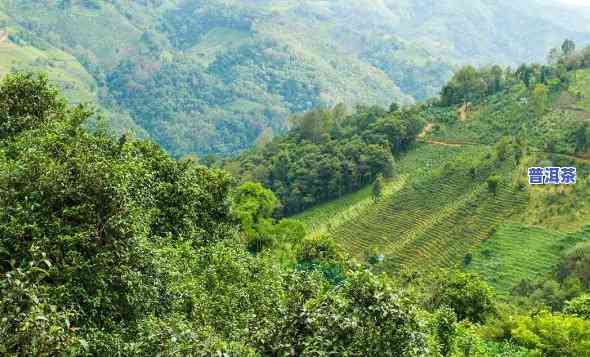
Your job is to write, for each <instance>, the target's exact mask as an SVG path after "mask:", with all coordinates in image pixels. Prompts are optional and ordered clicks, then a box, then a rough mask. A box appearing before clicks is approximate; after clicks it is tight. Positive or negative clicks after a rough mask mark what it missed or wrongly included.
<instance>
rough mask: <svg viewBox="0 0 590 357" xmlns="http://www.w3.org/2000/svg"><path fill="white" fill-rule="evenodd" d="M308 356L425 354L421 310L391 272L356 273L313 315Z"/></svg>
mask: <svg viewBox="0 0 590 357" xmlns="http://www.w3.org/2000/svg"><path fill="white" fill-rule="evenodd" d="M308 319H309V329H310V331H313V335H312V336H310V338H308V339H306V341H305V349H304V351H303V353H302V354H303V355H308V354H310V355H313V354H314V352H313V351H324V352H323V353H321V354H320V355H323V354H324V353H325V354H326V355H329V354H333V355H375V356H376V355H379V356H420V355H423V354H424V353H425V340H424V336H423V334H422V333H420V332H419V330H420V328H419V326H418V320H417V317H416V312H415V310H414V309H413V308H412V307H411V306H408V305H406V303H405V302H404V299H403V297H401V296H400V295H398V294H397V293H396V292H395V291H394V290H393V287H392V286H391V283H390V282H389V281H388V279H387V278H386V277H385V276H374V275H372V274H370V273H368V272H357V273H353V274H352V275H351V276H349V277H348V279H347V282H346V283H345V284H344V285H343V286H342V287H341V288H340V289H339V290H338V291H336V292H334V293H332V294H329V295H327V296H326V298H325V299H324V300H323V301H321V302H320V303H319V304H318V305H317V306H316V307H315V309H314V310H313V311H311V312H310V314H309V317H308Z"/></svg>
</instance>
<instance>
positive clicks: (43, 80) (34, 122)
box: [0, 72, 65, 139]
mask: <svg viewBox="0 0 590 357" xmlns="http://www.w3.org/2000/svg"><path fill="white" fill-rule="evenodd" d="M64 114H65V100H64V99H63V98H62V97H60V95H59V94H58V91H57V89H56V88H55V87H54V86H50V85H49V81H48V79H47V76H45V75H34V74H30V73H27V74H25V73H20V72H17V73H14V74H9V75H7V76H6V77H5V78H4V79H3V80H2V83H1V85H0V139H5V138H7V137H10V136H14V135H16V134H18V133H20V132H22V131H24V130H30V129H33V128H38V127H41V126H42V125H44V124H45V123H47V122H48V121H50V120H60V118H59V117H60V116H63V115H64Z"/></svg>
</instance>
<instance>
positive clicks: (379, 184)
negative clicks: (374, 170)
mask: <svg viewBox="0 0 590 357" xmlns="http://www.w3.org/2000/svg"><path fill="white" fill-rule="evenodd" d="M383 183H384V182H383V175H379V176H377V179H376V180H375V182H373V190H372V192H371V194H372V196H373V201H375V202H377V201H378V200H379V199H380V198H381V195H382V194H383Z"/></svg>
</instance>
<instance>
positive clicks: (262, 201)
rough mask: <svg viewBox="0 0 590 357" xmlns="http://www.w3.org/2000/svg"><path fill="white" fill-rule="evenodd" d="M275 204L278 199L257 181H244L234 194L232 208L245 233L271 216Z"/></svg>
mask: <svg viewBox="0 0 590 357" xmlns="http://www.w3.org/2000/svg"><path fill="white" fill-rule="evenodd" d="M277 206H278V201H277V199H276V197H275V195H274V194H273V193H272V191H270V190H268V189H266V188H264V187H263V186H262V185H261V184H259V183H255V182H247V183H244V184H242V185H241V186H240V187H238V189H237V190H236V193H235V194H234V210H235V213H236V215H237V216H238V218H239V220H240V222H241V224H242V228H243V229H244V230H245V231H246V232H247V233H249V232H251V231H252V230H255V229H256V225H258V224H261V223H262V222H264V221H265V220H268V219H269V218H271V216H272V214H273V212H274V211H275V209H276V208H277Z"/></svg>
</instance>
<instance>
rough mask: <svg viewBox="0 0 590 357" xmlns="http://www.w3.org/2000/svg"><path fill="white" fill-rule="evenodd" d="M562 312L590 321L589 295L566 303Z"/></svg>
mask: <svg viewBox="0 0 590 357" xmlns="http://www.w3.org/2000/svg"><path fill="white" fill-rule="evenodd" d="M563 312H564V313H566V314H568V315H575V316H578V317H581V318H583V319H585V320H589V321H590V295H589V294H584V295H581V296H578V297H577V298H575V299H573V300H570V301H568V302H567V303H566V305H565V308H564V310H563Z"/></svg>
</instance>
